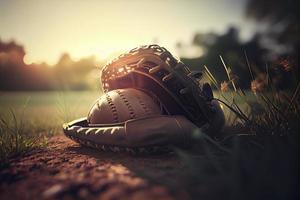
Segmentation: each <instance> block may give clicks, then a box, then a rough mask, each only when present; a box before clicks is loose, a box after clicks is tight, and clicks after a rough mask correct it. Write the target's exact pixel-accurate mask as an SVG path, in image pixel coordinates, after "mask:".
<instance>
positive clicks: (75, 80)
mask: <svg viewBox="0 0 300 200" xmlns="http://www.w3.org/2000/svg"><path fill="white" fill-rule="evenodd" d="M25 54H26V52H25V50H24V48H23V46H22V45H19V44H16V43H15V42H14V41H12V42H2V41H1V40H0V90H56V89H71V90H84V89H89V88H96V87H95V85H99V84H95V82H97V81H99V79H97V80H95V76H91V75H92V73H93V70H94V69H95V68H96V62H95V57H93V56H91V57H87V58H82V59H80V60H79V61H73V60H72V59H71V56H70V55H69V54H67V53H65V54H62V56H61V57H60V59H59V61H58V63H57V64H56V65H54V66H49V65H47V64H46V63H41V64H31V65H26V64H25V63H24V61H23V60H24V56H25ZM98 87H99V86H98Z"/></svg>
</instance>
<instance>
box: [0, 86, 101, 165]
mask: <svg viewBox="0 0 300 200" xmlns="http://www.w3.org/2000/svg"><path fill="white" fill-rule="evenodd" d="M99 95H100V94H98V93H97V92H93V91H91V92H90V91H85V92H5V93H4V92H2V93H0V161H1V163H2V164H3V163H5V161H6V160H7V159H8V158H9V157H11V156H15V155H19V154H21V153H24V152H26V151H27V150H30V149H32V148H35V147H39V146H44V145H45V144H46V143H47V137H49V136H52V135H55V134H59V133H61V131H62V124H63V123H64V122H68V121H70V120H73V119H75V118H78V117H84V116H86V115H87V113H88V111H89V109H90V107H91V106H92V104H93V102H94V101H95V100H96V98H97V97H98V96H99Z"/></svg>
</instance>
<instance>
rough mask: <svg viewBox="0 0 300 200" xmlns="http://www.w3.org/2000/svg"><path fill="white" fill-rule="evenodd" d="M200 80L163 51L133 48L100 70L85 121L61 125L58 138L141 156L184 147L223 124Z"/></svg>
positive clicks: (194, 73) (144, 47) (216, 107)
mask: <svg viewBox="0 0 300 200" xmlns="http://www.w3.org/2000/svg"><path fill="white" fill-rule="evenodd" d="M200 76H201V73H200V72H191V71H190V70H189V69H188V68H187V67H186V66H185V65H184V64H183V63H182V62H180V61H179V60H177V59H176V58H174V57H173V56H172V55H171V54H170V52H168V51H167V50H166V49H165V48H163V47H159V46H158V45H149V46H142V47H140V48H136V49H133V50H131V51H130V52H128V53H126V54H122V55H121V56H119V57H118V58H117V59H115V60H113V61H112V62H110V63H108V64H107V65H106V66H105V67H104V68H103V70H102V74H101V83H102V87H103V89H104V92H105V93H104V94H103V95H102V96H101V97H100V98H99V99H98V100H97V101H96V102H95V104H94V106H93V107H92V108H91V110H90V112H89V114H88V117H87V118H83V119H80V120H77V121H73V122H70V123H67V124H65V125H64V133H65V134H66V136H68V137H70V138H71V139H73V140H75V141H77V142H79V143H81V144H84V145H87V146H92V147H95V148H98V149H101V150H107V149H109V150H112V151H121V150H126V151H130V152H143V153H145V152H153V151H154V152H157V151H159V152H160V151H162V150H168V148H166V147H168V146H170V145H176V146H182V147H187V146H189V144H190V143H191V138H192V133H193V132H194V131H195V130H196V129H198V128H200V127H203V125H209V126H208V127H209V129H210V130H211V131H212V130H218V129H221V127H222V126H223V124H224V115H223V111H222V110H221V108H220V106H219V104H218V102H216V101H214V100H213V93H212V90H211V88H210V86H209V85H208V84H205V83H204V84H201V83H200V82H199V77H200ZM212 132H214V131H212Z"/></svg>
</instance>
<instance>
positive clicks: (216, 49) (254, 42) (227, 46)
mask: <svg viewBox="0 0 300 200" xmlns="http://www.w3.org/2000/svg"><path fill="white" fill-rule="evenodd" d="M260 38H261V35H259V34H256V35H255V36H254V37H253V38H252V39H251V40H249V41H248V42H241V41H240V39H239V30H238V29H237V28H235V27H229V28H228V30H227V32H226V33H224V34H221V35H218V34H216V33H196V34H195V35H194V38H193V41H192V42H193V45H198V46H200V47H202V48H203V50H204V55H203V56H201V57H200V58H195V59H187V58H181V59H182V61H183V62H184V63H186V64H187V65H188V66H189V67H190V68H191V69H192V70H199V69H200V70H203V66H204V65H206V66H207V67H208V68H209V69H210V71H211V72H212V73H213V74H214V76H215V77H216V79H217V80H219V82H221V81H226V80H228V77H227V75H226V71H225V69H224V66H223V64H222V62H221V60H220V55H221V56H222V58H223V59H224V61H225V63H226V66H227V67H230V68H231V70H232V73H233V74H234V75H235V77H236V78H237V80H236V81H237V82H238V84H239V86H240V87H242V88H249V86H250V81H251V76H250V73H249V69H248V66H247V62H246V57H245V54H244V52H247V55H248V57H249V58H253V59H250V61H251V66H252V67H253V68H254V69H255V71H256V72H257V73H259V72H260V71H262V70H264V69H265V67H264V66H265V62H266V60H267V57H266V56H265V55H267V50H266V49H264V48H262V47H261V45H260Z"/></svg>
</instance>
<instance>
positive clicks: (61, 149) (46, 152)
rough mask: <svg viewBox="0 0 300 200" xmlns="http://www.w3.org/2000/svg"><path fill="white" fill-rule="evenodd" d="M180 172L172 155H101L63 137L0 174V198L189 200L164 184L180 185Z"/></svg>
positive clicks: (31, 153)
mask: <svg viewBox="0 0 300 200" xmlns="http://www.w3.org/2000/svg"><path fill="white" fill-rule="evenodd" d="M181 167H182V166H181V163H180V161H179V160H178V159H177V158H176V156H175V155H173V154H172V153H169V154H164V155H152V156H149V155H148V156H142V155H139V156H137V155H130V154H128V153H119V154H116V153H112V152H100V151H97V150H93V149H89V148H85V147H82V146H80V145H78V144H77V143H75V142H73V141H72V140H70V139H68V138H66V137H65V136H63V135H59V136H55V137H52V138H51V139H50V141H49V145H48V147H47V148H42V149H34V150H32V151H30V152H28V153H26V154H25V155H23V156H20V157H16V158H13V159H12V160H11V161H10V165H9V166H7V167H5V168H3V169H1V170H0V199H1V200H5V199H16V200H17V199H25V200H26V199H105V200H106V199H111V200H113V199H138V200H140V199H145V200H147V199H155V200H159V199H164V200H165V199H188V195H187V194H186V193H185V192H184V191H181V190H180V189H174V188H173V189H170V188H172V187H167V186H166V185H163V184H162V183H160V180H162V179H164V180H168V179H169V182H170V184H174V185H176V183H178V182H180V180H179V178H178V177H176V171H178V170H181ZM147 177H151V178H150V179H149V178H147Z"/></svg>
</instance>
